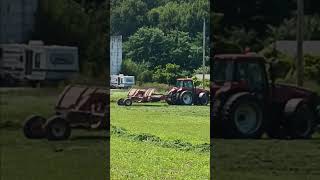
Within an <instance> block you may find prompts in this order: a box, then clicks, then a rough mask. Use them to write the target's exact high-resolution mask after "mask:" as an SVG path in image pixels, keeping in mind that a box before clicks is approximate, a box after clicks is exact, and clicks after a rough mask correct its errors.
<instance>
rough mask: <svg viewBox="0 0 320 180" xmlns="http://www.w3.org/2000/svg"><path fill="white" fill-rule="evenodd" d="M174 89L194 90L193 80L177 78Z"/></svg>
mask: <svg viewBox="0 0 320 180" xmlns="http://www.w3.org/2000/svg"><path fill="white" fill-rule="evenodd" d="M176 87H178V88H185V89H193V88H194V84H193V80H192V79H191V78H179V79H177V82H176Z"/></svg>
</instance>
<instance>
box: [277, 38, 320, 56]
mask: <svg viewBox="0 0 320 180" xmlns="http://www.w3.org/2000/svg"><path fill="white" fill-rule="evenodd" d="M276 49H277V50H278V51H280V52H282V53H285V54H287V55H289V56H291V57H296V56H297V42H296V41H277V42H276ZM303 53H304V54H309V55H314V56H320V41H304V42H303Z"/></svg>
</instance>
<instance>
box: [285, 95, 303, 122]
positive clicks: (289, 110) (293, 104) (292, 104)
mask: <svg viewBox="0 0 320 180" xmlns="http://www.w3.org/2000/svg"><path fill="white" fill-rule="evenodd" d="M302 102H304V99H302V98H293V99H290V100H289V101H288V102H287V103H286V105H285V107H284V111H283V112H284V117H286V118H289V117H290V116H291V115H292V114H293V113H294V112H295V111H296V109H297V107H298V106H299V105H300V104H301V103H302Z"/></svg>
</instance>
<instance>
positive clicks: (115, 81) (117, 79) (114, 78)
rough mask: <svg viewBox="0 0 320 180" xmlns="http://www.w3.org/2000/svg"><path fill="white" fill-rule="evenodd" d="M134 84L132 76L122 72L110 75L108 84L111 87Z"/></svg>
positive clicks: (128, 86) (123, 86)
mask: <svg viewBox="0 0 320 180" xmlns="http://www.w3.org/2000/svg"><path fill="white" fill-rule="evenodd" d="M134 84H135V79H134V76H125V75H123V74H119V75H111V79H110V85H111V87H112V88H130V87H132V86H133V85H134Z"/></svg>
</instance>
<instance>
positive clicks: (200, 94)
mask: <svg viewBox="0 0 320 180" xmlns="http://www.w3.org/2000/svg"><path fill="white" fill-rule="evenodd" d="M204 95H207V96H208V97H209V93H207V92H201V93H199V98H202V97H203V96H204Z"/></svg>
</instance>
